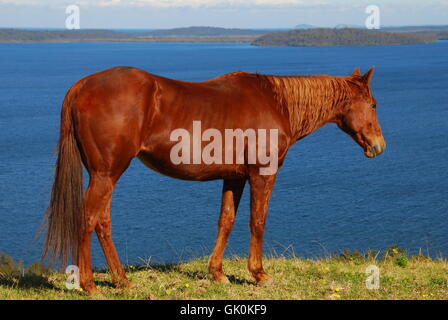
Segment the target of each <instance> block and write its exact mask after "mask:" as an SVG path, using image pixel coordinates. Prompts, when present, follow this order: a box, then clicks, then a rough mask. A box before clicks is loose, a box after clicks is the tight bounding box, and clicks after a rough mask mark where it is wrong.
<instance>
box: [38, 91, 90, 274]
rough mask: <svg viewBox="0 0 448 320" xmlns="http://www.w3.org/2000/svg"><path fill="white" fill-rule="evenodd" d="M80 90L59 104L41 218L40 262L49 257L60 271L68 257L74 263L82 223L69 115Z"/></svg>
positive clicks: (77, 160)
mask: <svg viewBox="0 0 448 320" xmlns="http://www.w3.org/2000/svg"><path fill="white" fill-rule="evenodd" d="M79 87H80V86H79V85H78V84H75V85H74V86H73V87H72V88H71V89H70V90H69V91H68V92H67V94H66V96H65V98H64V102H63V104H62V112H61V122H60V133H59V143H58V147H57V162H56V170H55V177H54V183H53V188H52V190H51V200H50V204H49V206H48V209H47V211H46V213H45V218H44V228H46V229H47V236H46V240H45V244H44V249H43V254H42V261H45V260H46V259H47V257H49V264H50V266H53V265H54V264H55V263H57V262H58V261H59V263H60V267H62V268H64V267H65V266H66V265H67V262H68V258H69V256H71V258H72V261H73V263H76V260H77V253H78V243H79V239H80V232H81V229H82V224H83V221H84V219H83V212H84V209H83V193H84V188H83V176H82V160H81V154H80V150H79V146H78V143H77V140H76V136H75V127H74V123H73V115H72V102H73V98H74V96H76V95H77V92H78V88H79Z"/></svg>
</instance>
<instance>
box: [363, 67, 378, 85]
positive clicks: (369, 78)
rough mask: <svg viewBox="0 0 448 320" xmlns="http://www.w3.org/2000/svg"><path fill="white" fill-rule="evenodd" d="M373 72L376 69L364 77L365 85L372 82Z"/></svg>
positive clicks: (371, 69)
mask: <svg viewBox="0 0 448 320" xmlns="http://www.w3.org/2000/svg"><path fill="white" fill-rule="evenodd" d="M373 70H375V67H372V68H370V70H369V71H367V72H366V73H365V74H364V75H363V76H362V80H363V81H364V82H365V83H369V82H370V80H372V75H373Z"/></svg>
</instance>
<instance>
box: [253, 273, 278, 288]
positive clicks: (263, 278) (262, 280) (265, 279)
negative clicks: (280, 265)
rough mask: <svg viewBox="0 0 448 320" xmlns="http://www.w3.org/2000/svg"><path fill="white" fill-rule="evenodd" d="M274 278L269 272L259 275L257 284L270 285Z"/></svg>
mask: <svg viewBox="0 0 448 320" xmlns="http://www.w3.org/2000/svg"><path fill="white" fill-rule="evenodd" d="M273 282H274V281H273V279H272V277H271V276H268V275H267V274H263V275H262V276H258V277H257V285H258V286H260V287H270V286H272V284H273Z"/></svg>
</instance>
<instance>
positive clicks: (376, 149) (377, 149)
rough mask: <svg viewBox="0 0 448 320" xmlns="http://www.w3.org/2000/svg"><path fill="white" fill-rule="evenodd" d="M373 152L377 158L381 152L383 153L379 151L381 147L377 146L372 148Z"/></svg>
mask: <svg viewBox="0 0 448 320" xmlns="http://www.w3.org/2000/svg"><path fill="white" fill-rule="evenodd" d="M373 150H374V151H375V155H377V156H379V155H380V154H381V152H382V151H383V150H382V149H381V147H380V146H379V145H377V144H376V145H374V146H373Z"/></svg>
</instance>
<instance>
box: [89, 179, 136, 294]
mask: <svg viewBox="0 0 448 320" xmlns="http://www.w3.org/2000/svg"><path fill="white" fill-rule="evenodd" d="M110 183H112V182H110ZM113 187H114V186H112V189H113ZM111 200H112V192H107V193H106V194H105V199H104V204H103V205H105V206H104V207H103V208H102V210H101V211H100V212H99V220H98V222H97V224H96V227H95V231H96V235H97V237H98V241H99V242H100V245H101V248H102V250H103V253H104V256H105V258H106V261H107V265H108V266H109V270H110V273H111V276H112V282H113V283H114V284H115V285H116V286H118V287H124V288H130V287H132V286H133V284H132V283H131V282H129V281H128V279H127V277H126V273H125V271H124V268H123V266H122V264H121V262H120V258H119V257H118V253H117V250H116V248H115V245H114V242H113V240H112V224H111V219H110V203H111Z"/></svg>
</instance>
